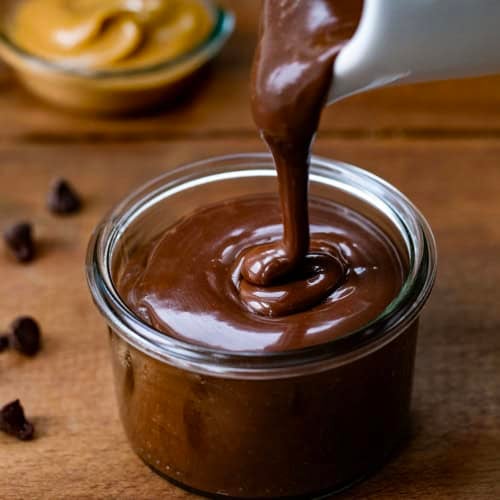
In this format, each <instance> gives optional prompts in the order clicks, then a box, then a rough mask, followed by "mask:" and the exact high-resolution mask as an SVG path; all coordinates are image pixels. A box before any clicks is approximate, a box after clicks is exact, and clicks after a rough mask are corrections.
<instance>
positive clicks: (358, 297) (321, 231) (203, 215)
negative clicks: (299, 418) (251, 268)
mask: <svg viewBox="0 0 500 500" xmlns="http://www.w3.org/2000/svg"><path fill="white" fill-rule="evenodd" d="M310 231H311V249H312V253H313V254H318V253H319V254H325V253H328V254H329V255H331V256H333V257H334V259H335V261H336V262H338V265H339V274H338V279H337V278H336V280H335V282H334V283H333V285H332V287H331V289H330V293H329V294H328V296H327V297H325V298H324V299H323V300H321V302H319V303H316V304H314V305H313V306H312V307H309V305H308V307H306V308H305V309H303V310H300V311H298V312H293V313H291V314H284V315H280V316H278V317H268V316H266V315H263V314H259V313H258V312H256V311H255V310H254V309H253V308H252V307H250V305H249V304H248V303H246V302H245V297H246V296H245V294H243V295H242V294H241V290H242V277H241V274H240V268H239V267H238V263H240V262H241V258H242V256H243V255H244V254H245V252H247V251H248V249H250V248H252V247H255V246H257V245H265V244H270V243H275V242H279V241H280V240H281V239H282V237H283V226H282V223H281V211H280V205H279V199H278V197H277V196H271V195H261V196H253V197H243V198H238V199H233V200H229V201H227V202H223V203H219V204H215V205H210V206H206V207H203V208H201V209H199V210H198V211H196V212H194V213H193V214H191V215H190V216H188V217H185V218H182V219H181V220H179V221H178V222H177V223H176V224H174V225H173V226H171V227H170V228H168V229H167V230H166V231H165V232H164V233H163V234H161V235H160V236H159V237H157V238H156V239H154V240H153V241H144V242H143V244H142V245H141V246H140V247H139V248H137V249H135V250H134V251H133V252H132V253H131V254H127V255H123V256H118V257H117V258H118V265H117V267H116V269H117V271H116V273H115V282H116V285H117V289H118V291H119V293H120V295H121V296H122V297H123V299H124V300H125V302H126V303H127V304H128V306H129V307H130V308H131V309H132V310H133V311H134V312H135V314H136V315H138V316H139V317H140V318H141V319H142V320H144V321H145V322H147V323H149V324H150V325H152V326H153V327H155V328H156V329H158V330H160V331H162V332H164V333H166V334H168V335H171V336H173V337H176V338H179V339H182V340H185V341H188V342H190V343H194V344H198V345H200V344H201V345H205V346H211V347H216V348H222V349H226V350H232V351H243V350H251V351H285V350H290V349H297V348H302V347H306V346H311V345H315V344H320V343H324V342H328V341H329V340H333V339H335V338H338V337H340V336H342V335H345V334H347V333H350V332H352V331H353V330H356V329H358V328H361V327H363V326H365V325H366V324H368V323H369V322H370V321H372V320H374V319H375V318H376V317H377V316H379V315H380V314H381V313H382V312H383V310H384V309H385V308H386V307H387V306H388V305H389V304H390V302H391V301H392V300H393V299H394V298H395V297H396V295H397V294H398V292H399V290H400V289H401V286H402V283H403V279H404V274H405V269H404V265H403V264H402V259H401V258H400V255H399V254H398V251H397V249H396V248H395V245H394V244H393V242H392V241H391V240H390V239H389V237H388V236H387V235H386V234H384V232H383V231H382V230H381V229H380V228H378V226H376V225H375V224H374V223H372V222H371V221H369V220H368V219H367V218H365V217H364V216H362V215H361V214H359V213H356V212H354V211H352V210H350V209H349V208H347V207H344V206H341V205H338V204H335V203H333V202H331V201H328V200H326V199H321V198H315V197H313V198H311V200H310ZM120 261H121V262H120ZM340 269H342V273H340ZM288 279H290V280H292V281H293V279H294V278H293V276H292V277H290V278H288ZM298 279H299V281H300V279H303V277H300V276H299V277H298ZM287 285H292V286H293V283H281V284H278V285H277V286H278V287H279V286H285V288H286V286H287ZM263 292H264V293H269V290H268V289H264V290H263Z"/></svg>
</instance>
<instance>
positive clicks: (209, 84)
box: [0, 0, 500, 500]
mask: <svg viewBox="0 0 500 500" xmlns="http://www.w3.org/2000/svg"><path fill="white" fill-rule="evenodd" d="M226 3H228V4H231V5H232V7H233V8H234V10H236V11H237V14H238V19H239V28H238V31H237V33H236V34H235V36H234V37H233V39H232V41H231V43H230V45H228V47H227V48H226V49H225V51H224V53H223V54H222V56H221V57H220V59H219V60H218V61H217V63H216V64H215V65H214V67H213V68H212V72H211V73H210V74H209V75H208V76H207V79H206V81H204V82H203V83H202V84H201V87H200V89H199V90H198V92H197V93H196V94H195V95H194V96H193V98H192V100H190V101H186V102H184V103H182V104H179V106H177V107H176V108H175V109H171V110H164V111H162V112H158V113H157V114H155V115H151V116H146V117H139V118H134V119H121V120H117V119H114V120H111V119H95V118H91V117H82V116H77V115H72V114H69V113H63V112H60V111H58V110H55V109H52V108H50V107H48V106H46V105H45V104H43V103H40V102H38V101H36V100H35V99H34V98H32V97H31V96H29V95H27V94H26V93H25V91H24V90H23V89H21V88H20V87H19V86H18V85H17V84H16V82H15V80H14V79H13V76H12V75H11V73H10V72H9V71H8V70H6V69H3V70H2V72H1V76H0V228H3V227H5V226H6V225H7V224H9V223H11V222H14V221H17V220H21V219H27V220H30V221H32V222H33V224H34V227H35V234H36V240H37V243H38V249H39V255H38V258H37V260H36V261H35V262H33V263H32V264H29V265H26V266H20V265H18V264H17V263H15V262H13V261H12V260H11V259H10V258H9V256H8V255H7V253H6V252H4V250H3V248H0V332H1V331H3V330H5V329H7V327H8V325H9V323H10V322H11V320H12V319H14V318H15V317H16V316H18V315H20V314H30V315H33V316H34V317H35V318H37V319H38V320H39V322H40V324H41V326H42V329H43V334H44V346H43V350H42V352H41V353H40V354H39V355H38V356H37V357H36V358H34V359H26V358H23V357H22V356H20V355H18V354H16V353H13V352H5V353H2V354H0V405H1V404H3V403H5V402H8V401H10V400H12V399H14V398H17V397H19V398H21V400H22V401H23V404H24V405H25V408H26V411H27V413H28V415H29V417H30V418H32V419H33V422H34V423H35V425H36V428H37V438H36V439H35V440H34V441H32V442H19V441H16V440H15V439H13V438H11V437H9V436H6V435H4V434H0V499H2V500H4V499H5V500H11V499H12V500H14V499H15V500H17V499H65V498H71V499H125V500H128V499H130V500H132V499H140V500H141V499H163V498H165V499H181V498H184V499H187V498H195V497H194V496H192V495H190V494H188V493H185V492H183V491H182V490H180V489H177V488H175V487H173V486H171V485H170V484H169V483H167V482H165V481H164V480H163V479H161V478H159V477H158V476H156V475H155V474H154V473H152V472H151V471H150V470H149V469H148V468H146V467H145V466H144V465H143V464H142V463H141V462H140V461H139V459H138V458H137V457H136V456H135V455H134V454H133V453H132V451H131V450H130V448H129V446H128V444H127V442H126V439H125V436H124V434H123V431H122V429H121V425H120V422H119V419H118V414H117V409H116V404H115V400H114V393H113V386H112V380H111V370H110V363H109V359H108V350H107V337H106V332H105V325H104V322H103V320H102V319H101V317H100V316H99V314H98V312H97V311H96V309H95V308H94V306H93V304H92V302H91V299H90V296H89V293H88V291H87V287H86V284H85V279H84V271H83V266H84V256H85V249H86V244H87V241H88V239H89V236H90V234H91V231H92V229H93V228H94V227H95V225H96V224H97V222H98V221H99V219H100V218H101V217H102V216H103V215H104V214H105V213H106V211H107V210H109V209H110V207H111V206H112V205H113V204H114V203H115V202H116V201H117V200H118V199H120V198H121V197H122V196H124V195H125V194H127V193H128V192H129V191H130V190H131V189H133V188H135V187H137V186H138V185H139V184H141V183H142V182H143V181H145V180H147V179H149V178H151V177H153V176H155V175H158V174H159V173H161V172H164V171H165V170H167V169H169V168H172V167H174V166H176V165H178V164H180V163H183V162H186V161H191V160H194V159H199V158H204V157H207V156H212V155H217V154H226V153H232V152H242V151H255V150H262V149H263V146H262V144H261V143H260V142H259V141H258V140H257V138H256V133H255V131H254V129H253V127H252V123H251V119H250V115H249V112H248V106H247V77H248V69H249V59H250V57H251V53H252V50H253V42H254V38H255V29H256V18H257V10H258V2H256V1H255V0H234V1H232V2H231V1H227V2H226ZM336 108H337V109H333V108H332V109H330V110H328V112H327V113H326V116H325V118H324V120H323V124H322V129H321V133H320V137H319V140H318V143H317V145H316V146H315V152H317V153H319V154H322V155H325V156H329V157H334V158H338V159H340V160H344V161H347V162H351V163H355V164H357V165H360V166H363V167H365V168H367V169H370V170H372V171H373V172H375V173H376V174H378V175H381V176H383V177H384V178H386V179H387V180H389V181H390V182H392V183H393V184H395V185H396V186H397V187H398V188H400V189H401V190H402V191H403V192H405V193H406V194H407V195H408V196H409V197H410V198H411V199H412V200H413V201H414V202H415V203H416V204H417V205H418V206H419V208H420V209H421V210H422V211H423V213H424V214H425V215H426V217H427V218H428V220H429V222H430V223H431V225H432V227H433V229H434V231H435V234H436V238H437V242H438V247H439V258H440V262H439V273H438V279H437V283H436V287H435V290H434V293H433V295H432V296H431V299H430V301H429V303H428V305H427V307H426V309H425V310H424V313H423V315H422V321H421V331H420V337H419V348H418V358H417V367H416V378H415V392H414V404H413V423H414V424H413V435H412V437H411V440H410V441H409V442H408V444H407V446H406V447H405V448H404V449H403V450H402V452H401V453H400V454H399V455H398V456H396V457H395V458H394V459H393V460H392V461H391V463H389V464H388V465H387V466H386V467H385V468H384V469H382V470H381V471H380V472H378V473H377V474H375V475H374V476H372V477H371V478H369V479H368V480H366V481H365V482H363V483H362V484H360V485H358V486H356V487H354V488H353V489H351V490H349V491H348V492H346V493H345V494H343V495H341V497H340V498H346V499H399V498H404V499H419V500H420V499H428V498H432V499H443V500H444V499H446V500H448V499H450V500H451V499H453V500H454V499H474V500H475V499H492V500H496V499H498V498H500V287H499V283H500V266H499V258H500V222H499V221H500V165H499V161H500V79H499V78H485V79H480V80H476V81H468V82H465V81H464V82H448V83H436V84H427V85H421V86H418V87H415V86H414V87H406V88H400V89H386V90H383V91H378V92H374V93H372V94H367V95H365V96H359V97H356V98H353V99H351V100H349V101H346V102H345V103H341V104H339V106H336ZM61 175H62V176H64V177H67V178H68V179H70V180H71V181H73V183H74V184H75V186H77V188H78V190H79V191H80V193H81V194H82V196H83V199H84V203H85V205H84V209H83V210H82V212H81V214H78V215H75V216H71V217H67V218H59V217H55V216H53V215H51V214H49V213H48V212H47V210H46V209H45V197H46V192H47V188H48V185H49V183H50V181H51V180H52V179H53V178H54V177H56V176H61ZM367 418H369V416H367Z"/></svg>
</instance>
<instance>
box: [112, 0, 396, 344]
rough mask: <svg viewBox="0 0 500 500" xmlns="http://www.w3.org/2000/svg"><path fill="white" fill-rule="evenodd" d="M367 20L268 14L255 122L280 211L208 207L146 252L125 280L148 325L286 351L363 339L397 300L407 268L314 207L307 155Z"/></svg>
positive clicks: (367, 233) (297, 10)
mask: <svg viewBox="0 0 500 500" xmlns="http://www.w3.org/2000/svg"><path fill="white" fill-rule="evenodd" d="M361 8H362V0H349V1H340V0H307V1H296V0H281V1H276V0H268V1H265V2H264V6H263V13H262V26H261V28H262V29H261V38H260V42H259V44H258V48H257V52H256V57H255V61H254V67H253V76H252V110H253V115H254V119H255V122H256V124H257V126H258V128H259V129H260V132H261V134H262V136H263V138H264V140H265V141H266V143H267V144H268V146H269V149H270V150H271V153H272V155H273V158H274V161H275V164H276V168H277V173H278V182H279V195H280V197H279V199H280V203H279V204H278V203H277V200H276V199H272V198H269V197H254V198H251V199H235V200H232V201H227V202H225V203H221V204H219V205H216V206H211V207H204V208H201V209H200V210H199V211H197V212H196V213H194V214H192V215H191V216H189V217H187V218H186V219H184V220H182V221H180V222H179V223H178V224H176V225H174V226H173V227H171V228H170V229H168V230H167V231H166V232H165V234H163V235H162V236H161V237H159V238H158V239H157V240H155V241H152V242H145V245H144V246H143V247H142V248H141V249H140V250H137V252H136V255H133V256H131V258H130V260H129V261H128V263H127V265H126V267H125V268H123V269H122V270H121V271H120V273H119V276H118V288H119V290H120V292H121V295H122V296H123V297H124V298H125V300H126V302H127V303H128V304H129V306H130V307H131V308H132V309H133V310H134V311H136V313H137V314H139V315H140V316H141V317H142V318H143V319H144V320H145V321H147V322H148V323H150V324H152V325H153V326H155V327H156V328H158V329H160V330H162V331H165V332H166V333H168V334H171V335H173V336H176V337H179V338H183V339H185V340H187V341H190V342H195V343H200V344H204V345H208V346H212V347H220V348H224V349H229V350H267V351H279V350H287V349H296V348H301V347H306V346H309V345H313V344H318V343H323V342H327V341H329V340H332V339H334V338H337V337H339V336H341V335H344V334H346V333H349V332H352V331H353V330H356V329H357V328H361V327H362V326H364V325H366V324H367V323H369V322H370V321H372V320H373V319H375V318H376V317H377V316H378V315H379V314H380V313H381V312H382V311H383V310H384V309H385V308H386V307H387V306H388V304H389V303H390V302H391V301H392V299H393V298H394V297H395V296H396V295H397V293H398V291H399V290H400V288H401V285H402V282H403V275H404V266H403V265H402V263H401V259H400V256H399V255H398V252H397V250H396V249H395V247H394V245H393V244H392V243H391V241H390V239H389V238H388V237H387V236H385V235H384V234H383V233H382V232H381V231H380V230H379V229H377V228H376V227H375V226H374V225H373V224H372V223H371V222H370V221H368V220H367V219H365V218H363V217H362V216H361V215H359V214H356V213H354V212H352V211H350V210H348V209H347V208H345V207H340V206H337V205H334V204H332V203H330V202H327V201H325V200H320V199H316V200H311V201H310V200H308V177H309V156H310V148H311V144H312V141H313V138H314V135H315V133H316V130H317V128H318V123H319V119H320V115H321V110H322V108H323V106H324V104H325V101H326V97H327V94H328V91H329V88H330V84H331V80H332V70H333V63H334V61H335V57H336V56H337V54H338V53H339V51H340V49H341V48H342V47H343V46H344V44H345V43H346V42H347V41H348V40H349V38H350V37H351V36H352V34H353V33H354V31H355V28H356V26H357V24H358V22H359V18H360V14H361ZM279 205H280V207H281V209H279V208H278V206H279ZM310 211H311V214H310V213H309V212H310ZM310 215H311V222H310Z"/></svg>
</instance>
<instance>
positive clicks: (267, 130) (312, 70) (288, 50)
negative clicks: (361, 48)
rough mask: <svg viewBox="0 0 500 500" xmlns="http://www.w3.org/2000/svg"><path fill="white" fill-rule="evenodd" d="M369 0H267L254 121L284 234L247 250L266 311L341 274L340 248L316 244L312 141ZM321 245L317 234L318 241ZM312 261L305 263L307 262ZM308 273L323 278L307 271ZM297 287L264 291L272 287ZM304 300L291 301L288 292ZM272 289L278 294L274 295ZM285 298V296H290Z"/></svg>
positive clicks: (308, 296)
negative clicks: (272, 169)
mask: <svg viewBox="0 0 500 500" xmlns="http://www.w3.org/2000/svg"><path fill="white" fill-rule="evenodd" d="M361 7H362V0H349V1H339V0H306V1H296V0H283V1H276V0H267V1H265V2H264V11H263V13H262V33H261V38H260V42H259V45H258V47H257V52H256V55H255V60H254V67H253V72H252V86H251V97H252V111H253V116H254V120H255V123H256V125H257V127H258V128H259V130H260V132H261V135H262V137H263V139H264V140H265V142H266V143H267V145H268V147H269V149H270V150H271V153H272V155H273V158H274V161H275V164H276V169H277V172H278V180H279V186H280V198H281V210H282V214H283V225H284V235H283V240H281V241H279V242H277V243H273V244H270V245H269V244H268V245H264V246H261V247H257V248H253V249H251V250H250V251H249V252H248V253H247V254H246V255H245V256H244V257H243V264H242V268H241V271H242V275H243V277H244V280H245V282H244V283H243V284H242V290H243V291H244V293H242V295H241V298H242V300H244V301H245V302H246V303H247V304H252V303H253V302H254V301H255V299H256V297H260V298H261V299H260V302H262V300H264V299H262V297H263V296H267V297H269V300H268V301H267V307H265V308H258V309H256V312H257V313H259V314H267V315H269V316H280V315H282V314H290V313H293V312H296V311H298V310H300V309H303V308H304V307H309V306H311V305H314V304H317V303H319V302H321V301H322V300H324V299H325V297H327V296H328V295H329V294H330V293H331V292H332V290H334V288H335V286H336V285H338V284H339V283H340V282H341V278H340V277H339V273H340V272H345V269H342V268H339V266H338V264H337V262H336V259H337V256H335V255H330V254H328V253H319V254H318V253H315V252H312V248H311V244H310V235H309V214H308V196H307V191H308V171H309V154H310V148H311V144H312V141H313V138H314V135H315V133H316V130H317V128H318V124H319V119H320V115H321V110H322V108H323V106H324V104H325V101H326V98H327V95H328V91H329V88H330V84H331V81H332V68H333V63H334V61H335V57H336V56H337V54H338V53H339V52H340V50H341V48H342V47H343V46H344V44H345V43H346V42H347V41H348V40H349V39H350V37H351V36H352V35H353V33H354V31H355V29H356V26H357V25H358V22H359V18H360V15H361ZM312 246H313V247H314V242H313V245H312ZM304 268H305V269H304ZM303 274H308V275H310V276H314V277H315V278H317V279H309V280H307V279H306V280H304V279H300V276H301V275H303ZM283 280H285V281H286V282H287V283H289V284H288V285H287V286H284V285H281V286H280V289H281V290H283V291H285V290H288V291H289V292H290V293H282V294H280V297H282V298H280V299H276V298H275V294H274V293H272V294H269V293H265V292H264V290H265V289H266V287H270V288H271V289H274V288H275V286H276V285H275V283H276V282H277V281H283ZM292 290H293V295H294V296H297V294H298V293H299V290H301V292H300V293H302V294H303V300H295V301H293V302H290V298H289V295H290V294H292ZM271 297H272V299H271ZM283 302H286V303H283Z"/></svg>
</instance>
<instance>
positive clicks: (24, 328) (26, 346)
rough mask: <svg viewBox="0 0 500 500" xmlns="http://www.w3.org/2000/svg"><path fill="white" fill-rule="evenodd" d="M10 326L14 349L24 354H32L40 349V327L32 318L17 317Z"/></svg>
mask: <svg viewBox="0 0 500 500" xmlns="http://www.w3.org/2000/svg"><path fill="white" fill-rule="evenodd" d="M10 328H11V338H12V347H14V349H17V350H18V351H19V352H20V353H22V354H25V355H26V356H34V355H35V354H36V353H37V352H38V351H39V350H40V328H39V327H38V323H37V322H36V321H35V320H34V319H33V318H30V317H29V316H22V317H20V318H17V319H16V320H15V321H14V322H13V323H12V325H11V327H10Z"/></svg>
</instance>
